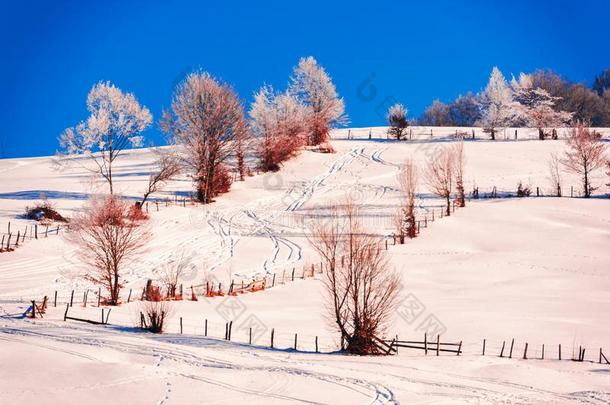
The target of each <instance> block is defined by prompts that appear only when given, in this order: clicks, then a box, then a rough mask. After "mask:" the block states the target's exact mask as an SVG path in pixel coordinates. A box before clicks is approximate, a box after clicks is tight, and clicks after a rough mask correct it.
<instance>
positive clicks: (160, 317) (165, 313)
mask: <svg viewBox="0 0 610 405" xmlns="http://www.w3.org/2000/svg"><path fill="white" fill-rule="evenodd" d="M141 314H142V319H141V320H140V321H141V322H142V325H141V326H142V327H143V328H144V329H146V330H148V331H149V332H152V333H163V331H164V330H165V329H164V328H165V322H166V321H167V319H168V318H169V316H170V315H171V307H170V304H169V303H168V302H167V301H148V302H145V303H143V304H142V311H141Z"/></svg>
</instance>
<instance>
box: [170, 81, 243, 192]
mask: <svg viewBox="0 0 610 405" xmlns="http://www.w3.org/2000/svg"><path fill="white" fill-rule="evenodd" d="M161 127H162V129H163V130H164V131H165V132H166V133H168V134H169V135H170V136H171V137H172V139H173V141H174V143H175V144H177V145H179V146H180V147H182V150H181V152H182V153H181V155H180V157H181V161H182V163H183V165H184V166H185V167H187V168H188V169H189V172H190V174H191V177H192V179H193V181H194V183H195V188H196V196H197V200H198V201H200V202H202V203H204V204H207V203H210V202H212V200H213V198H214V197H215V196H217V195H218V194H220V193H223V192H226V191H228V189H229V188H230V184H231V182H232V178H231V175H230V173H229V170H228V165H229V160H230V159H237V160H239V159H238V158H239V156H240V155H241V156H242V158H243V151H242V150H240V149H241V148H242V147H243V145H244V143H245V141H246V139H247V137H248V136H249V132H248V128H247V124H246V119H245V117H244V110H243V106H242V104H241V101H240V100H239V97H238V96H237V94H236V93H235V91H233V89H232V88H231V87H230V86H229V85H227V84H225V83H221V82H219V81H218V80H217V79H215V78H214V77H212V76H211V75H210V74H208V73H205V72H194V73H191V74H189V75H188V76H187V77H186V79H185V80H184V81H183V82H182V83H181V84H179V85H178V87H177V89H176V91H175V93H174V97H173V100H172V105H171V110H170V111H165V112H164V113H163V119H162V122H161ZM239 166H240V165H239V164H238V167H239ZM240 175H243V173H242V174H240Z"/></svg>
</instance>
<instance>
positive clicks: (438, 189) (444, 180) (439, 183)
mask: <svg viewBox="0 0 610 405" xmlns="http://www.w3.org/2000/svg"><path fill="white" fill-rule="evenodd" d="M454 169H455V163H454V153H453V151H452V149H451V148H449V147H443V148H442V149H441V150H440V151H438V153H436V155H435V156H434V157H432V159H430V160H429V161H428V166H427V167H426V171H425V173H424V180H425V182H426V184H427V185H428V187H429V188H430V191H432V193H434V194H436V195H437V196H438V197H440V198H444V199H445V202H446V203H447V208H446V214H447V216H449V215H451V193H452V192H453V177H454V176H453V172H454Z"/></svg>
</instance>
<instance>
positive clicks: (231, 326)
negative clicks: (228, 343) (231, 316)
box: [229, 321, 233, 340]
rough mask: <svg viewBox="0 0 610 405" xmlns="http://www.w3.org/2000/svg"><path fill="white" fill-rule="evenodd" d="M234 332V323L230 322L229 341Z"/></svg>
mask: <svg viewBox="0 0 610 405" xmlns="http://www.w3.org/2000/svg"><path fill="white" fill-rule="evenodd" d="M232 330H233V321H230V322H229V340H231V331H232Z"/></svg>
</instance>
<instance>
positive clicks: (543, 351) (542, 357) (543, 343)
mask: <svg viewBox="0 0 610 405" xmlns="http://www.w3.org/2000/svg"><path fill="white" fill-rule="evenodd" d="M542 360H544V343H543V344H542Z"/></svg>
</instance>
